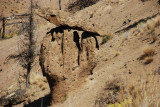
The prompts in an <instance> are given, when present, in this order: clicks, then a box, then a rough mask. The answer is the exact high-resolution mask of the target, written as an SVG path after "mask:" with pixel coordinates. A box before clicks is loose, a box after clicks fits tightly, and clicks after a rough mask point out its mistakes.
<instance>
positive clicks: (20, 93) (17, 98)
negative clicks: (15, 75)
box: [0, 89, 27, 106]
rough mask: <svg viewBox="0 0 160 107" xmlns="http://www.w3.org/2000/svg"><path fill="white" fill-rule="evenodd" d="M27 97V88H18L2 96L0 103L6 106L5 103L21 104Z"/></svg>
mask: <svg viewBox="0 0 160 107" xmlns="http://www.w3.org/2000/svg"><path fill="white" fill-rule="evenodd" d="M26 98H27V93H26V90H21V89H18V90H16V91H13V92H11V93H9V94H7V95H5V96H3V97H2V98H0V105H1V106H5V105H15V104H19V103H21V102H23V101H25V100H26Z"/></svg>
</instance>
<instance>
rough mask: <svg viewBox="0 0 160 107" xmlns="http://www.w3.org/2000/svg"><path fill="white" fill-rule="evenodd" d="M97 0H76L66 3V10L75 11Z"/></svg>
mask: <svg viewBox="0 0 160 107" xmlns="http://www.w3.org/2000/svg"><path fill="white" fill-rule="evenodd" d="M98 1H99V0H76V1H75V2H72V3H70V4H69V5H68V7H67V10H68V11H70V12H76V11H79V10H82V9H84V8H86V7H89V6H91V5H93V4H95V3H97V2H98Z"/></svg>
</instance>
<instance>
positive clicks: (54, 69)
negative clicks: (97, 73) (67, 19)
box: [40, 30, 98, 103]
mask: <svg viewBox="0 0 160 107" xmlns="http://www.w3.org/2000/svg"><path fill="white" fill-rule="evenodd" d="M52 33H53V34H52ZM52 33H51V35H53V37H52V36H51V35H47V36H46V37H45V38H44V40H43V44H42V47H41V57H40V63H41V67H42V70H43V73H44V74H45V75H46V77H47V79H48V82H49V84H50V88H51V92H52V97H53V103H58V102H61V101H62V100H63V99H64V96H67V93H68V91H71V90H73V89H75V88H76V87H79V86H80V84H82V83H83V82H84V81H85V79H82V78H84V77H86V76H88V75H91V74H92V70H93V69H94V67H95V66H96V57H95V51H96V50H97V48H98V43H97V40H96V37H95V36H94V35H91V34H90V33H88V32H79V31H75V30H62V31H60V30H59V31H58V30H57V32H56V31H55V32H52ZM53 38H54V39H53Z"/></svg>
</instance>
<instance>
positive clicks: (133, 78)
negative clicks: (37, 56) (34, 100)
mask: <svg viewBox="0 0 160 107" xmlns="http://www.w3.org/2000/svg"><path fill="white" fill-rule="evenodd" d="M149 6H150V7H151V8H148V7H149ZM138 7H140V8H138ZM158 12H159V5H158V3H157V1H156V0H155V1H146V2H142V1H139V0H134V1H133V0H129V1H125V0H124V1H119V2H114V1H113V2H110V1H105V0H104V1H100V2H98V3H97V4H95V5H93V6H90V7H88V8H86V9H84V10H82V11H79V12H77V13H75V14H74V15H73V20H74V21H75V20H76V21H79V22H84V23H86V25H93V28H94V25H97V26H99V29H102V30H105V31H107V32H108V33H111V35H113V38H112V39H111V40H110V41H109V42H108V43H106V44H104V45H100V50H97V49H94V48H92V49H93V50H92V51H91V52H93V53H94V54H95V55H94V56H92V58H93V59H94V60H93V62H95V63H96V65H95V66H94V67H93V68H92V67H91V66H90V65H89V62H87V63H85V60H87V61H89V60H90V59H92V58H90V57H87V58H86V57H84V56H85V55H84V54H81V53H80V55H82V56H83V57H84V59H83V58H82V57H80V61H81V58H82V59H83V60H82V62H81V63H80V65H79V66H78V68H77V70H76V72H74V70H73V69H72V68H74V66H70V65H72V64H71V62H73V63H76V62H75V61H74V60H76V61H77V59H76V56H78V55H77V54H76V53H77V51H76V50H75V48H76V47H75V46H74V45H73V43H74V38H72V37H73V36H75V35H73V36H72V34H70V32H74V31H67V30H64V33H63V31H62V32H61V31H60V32H59V31H57V32H58V33H57V34H54V32H53V37H55V41H52V42H50V40H51V39H52V38H53V37H51V35H50V36H49V35H48V36H46V37H45V39H44V41H43V46H44V47H43V48H42V50H43V51H42V55H43V56H42V57H43V58H42V60H43V61H42V63H43V64H44V65H43V67H44V72H46V74H47V76H48V77H50V78H52V79H53V80H54V85H53V84H52V85H51V86H52V88H53V90H54V91H52V94H53V102H52V106H57V107H92V106H95V107H103V106H106V105H107V104H110V103H112V104H114V103H116V102H119V103H120V102H123V101H124V100H123V99H122V98H121V97H122V96H123V94H122V93H121V92H124V93H127V96H128V97H129V90H132V91H133V90H140V88H142V87H144V85H145V88H146V89H145V92H146V93H147V95H148V92H150V95H156V96H155V98H151V96H150V95H148V96H147V95H146V96H144V97H149V98H150V99H146V101H148V100H151V101H152V100H154V99H156V101H157V100H159V94H157V92H158V89H159V86H158V85H157V84H158V83H159V78H158V77H159V75H155V71H157V70H158V69H159V63H160V62H159V60H158V59H159V55H158V53H159V48H158V47H159V33H160V32H159V31H158V29H159V21H157V20H159V16H156V18H155V15H156V14H157V13H158ZM84 14H85V16H84ZM152 18H153V19H152ZM154 18H155V19H154ZM141 20H142V21H141ZM127 21H129V22H128V23H127ZM139 21H141V22H139ZM137 22H138V23H137ZM152 22H153V23H152ZM141 24H142V25H141ZM123 25H124V26H123ZM130 25H131V26H132V27H130V28H131V29H127V31H126V30H124V31H122V32H121V33H118V34H115V32H116V31H118V30H120V29H123V28H125V27H127V26H130ZM55 32H56V31H55ZM67 32H68V33H67ZM77 32H78V31H77ZM61 33H63V35H64V37H65V38H64V39H63V36H62V34H61ZM73 34H74V33H73ZM78 34H79V38H82V39H79V40H78V42H79V44H80V47H81V48H82V51H86V54H87V55H88V56H90V54H92V53H89V52H90V46H87V44H90V43H94V42H92V40H89V41H90V42H89V41H87V39H91V38H92V37H93V35H92V36H91V35H90V34H88V35H85V39H86V41H87V42H86V43H83V34H82V33H80V32H78ZM68 35H70V37H69V36H68ZM154 36H156V39H155V38H154ZM57 37H58V38H57ZM97 38H98V43H99V44H100V42H101V38H99V37H97ZM65 41H68V44H66V45H67V49H68V51H64V53H62V54H61V51H62V52H63V49H65V48H62V47H61V46H63V43H65ZM57 43H58V44H57ZM61 43H62V44H61ZM71 44H72V45H71ZM56 45H57V46H60V48H61V49H62V50H60V49H58V50H59V51H58V50H57V49H56V48H54V47H57V46H56ZM73 46H74V47H73ZM82 46H86V47H85V48H84V47H82ZM91 47H95V45H94V44H92V46H91ZM77 48H78V47H77ZM54 49H56V50H54ZM83 49H84V50H83ZM85 49H86V50H85ZM52 50H54V51H52ZM145 50H151V51H152V52H151V53H154V54H152V55H151V56H147V55H145V54H146V53H145V52H146V51H145ZM153 50H154V51H153ZM68 52H70V54H69V55H68V54H67V53H68ZM56 53H58V54H57V55H58V56H56V55H53V54H56ZM82 53H83V52H82ZM61 55H62V56H61ZM72 55H73V56H72ZM46 56H47V57H46ZM66 56H67V59H66ZM63 57H64V58H63ZM73 57H74V59H73ZM61 58H62V59H63V61H64V62H61ZM149 58H150V59H149ZM53 59H54V60H57V61H54V60H53ZM65 61H67V63H65ZM54 64H59V65H60V66H59V67H58V66H57V67H54V66H55V65H54ZM68 64H69V65H68ZM83 64H85V65H87V67H88V68H90V67H91V68H92V70H93V71H92V72H93V74H92V73H91V74H90V75H88V74H87V72H89V71H90V70H88V69H81V67H82V68H83V67H84V66H83ZM65 66H67V68H68V69H66V68H65ZM60 67H63V69H60ZM56 69H57V70H56ZM59 70H60V71H59ZM58 71H59V72H58ZM158 72H159V70H158ZM59 73H60V74H59ZM66 73H67V74H69V75H70V77H68V76H67V74H66ZM81 74H83V76H84V75H85V76H84V77H85V78H81V79H80V80H79V79H78V78H79V77H80V76H81ZM72 75H77V76H75V77H74V78H75V79H76V80H78V81H79V82H80V83H83V81H85V82H84V83H83V84H80V83H78V82H76V80H74V81H72V82H71V81H70V79H71V80H72ZM63 76H64V77H66V76H67V78H65V79H64V80H63V79H61V78H62V77H63ZM153 78H154V80H153ZM68 82H69V84H67V83H68ZM74 83H75V84H78V87H76V86H75V85H74ZM62 84H63V85H62ZM64 84H65V85H67V86H68V87H67V86H66V87H65V86H64ZM110 84H111V85H110ZM61 85H62V86H61ZM139 85H140V86H139ZM155 85H156V87H157V88H155ZM63 86H64V87H63ZM62 87H63V88H62ZM75 87H76V88H75ZM61 88H62V90H60V89H61ZM148 89H150V90H148ZM151 90H154V91H151ZM120 93H121V94H120ZM56 94H58V96H57V95H56ZM113 96H115V97H113ZM110 97H113V98H112V99H110ZM137 97H138V96H137ZM107 99H108V100H107ZM64 100H65V101H64ZM110 100H111V101H110ZM133 100H134V98H133ZM141 100H144V99H141ZM154 101H155V100H154ZM134 103H135V102H134ZM155 103H157V102H155ZM135 105H136V104H135ZM140 105H144V103H141V104H140V103H139V105H138V106H140ZM146 105H149V103H146ZM153 106H154V105H153Z"/></svg>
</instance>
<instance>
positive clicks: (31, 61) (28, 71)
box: [26, 0, 34, 87]
mask: <svg viewBox="0 0 160 107" xmlns="http://www.w3.org/2000/svg"><path fill="white" fill-rule="evenodd" d="M30 1H31V2H30V3H31V4H30V18H29V45H28V64H27V77H26V87H29V80H30V71H31V66H32V63H33V56H34V55H33V54H34V51H33V44H34V40H33V1H32V0H30Z"/></svg>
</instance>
